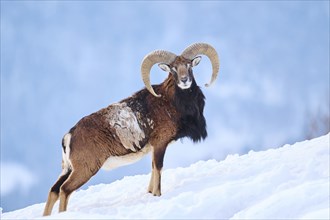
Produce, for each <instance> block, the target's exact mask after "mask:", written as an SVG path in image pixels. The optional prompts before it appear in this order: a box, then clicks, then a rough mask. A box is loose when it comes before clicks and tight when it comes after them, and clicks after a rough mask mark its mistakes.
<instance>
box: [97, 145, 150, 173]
mask: <svg viewBox="0 0 330 220" xmlns="http://www.w3.org/2000/svg"><path fill="white" fill-rule="evenodd" d="M151 148H152V147H151V145H150V144H147V145H146V146H145V147H144V148H142V149H141V150H140V151H138V152H136V153H130V154H126V155H124V156H110V157H109V158H108V159H107V160H106V161H105V162H104V164H103V166H102V169H105V170H112V169H115V168H117V167H120V166H125V165H129V164H131V163H134V162H136V161H138V160H140V159H142V157H143V156H145V155H146V154H148V153H149V152H150V150H151Z"/></svg>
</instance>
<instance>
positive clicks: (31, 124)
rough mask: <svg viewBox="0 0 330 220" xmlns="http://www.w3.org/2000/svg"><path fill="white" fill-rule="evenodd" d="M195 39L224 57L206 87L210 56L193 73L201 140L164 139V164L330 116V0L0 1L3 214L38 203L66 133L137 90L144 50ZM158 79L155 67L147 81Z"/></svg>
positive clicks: (267, 138) (252, 142)
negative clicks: (202, 102)
mask: <svg viewBox="0 0 330 220" xmlns="http://www.w3.org/2000/svg"><path fill="white" fill-rule="evenodd" d="M194 42H207V43H209V44H211V45H213V46H214V47H215V48H216V50H217V51H218V53H219V56H220V62H221V66H220V73H219V77H218V80H217V81H216V83H214V84H213V86H212V87H211V88H205V87H204V86H203V85H204V83H206V82H208V81H209V79H210V76H211V66H210V62H209V60H208V59H207V58H206V57H203V59H202V61H201V64H200V65H199V66H197V67H196V68H195V70H194V73H195V78H196V80H197V83H198V84H199V85H201V86H202V90H203V92H204V94H205V96H206V107H205V117H206V120H207V124H208V133H209V136H208V139H207V140H206V141H205V142H203V143H200V144H194V145H193V144H192V143H191V141H189V140H187V139H184V140H183V141H178V142H177V143H175V144H173V145H171V146H170V147H169V149H168V151H167V154H166V156H165V164H164V166H165V169H166V168H174V167H178V166H188V165H189V164H191V163H193V162H196V161H198V160H207V159H212V158H215V159H217V160H221V159H224V158H225V157H226V156H227V155H228V154H235V153H238V154H242V153H245V152H248V151H249V150H261V149H267V148H271V147H280V146H281V145H283V144H285V143H293V142H295V141H299V140H303V139H305V137H306V131H307V130H308V126H309V123H310V120H311V118H313V117H319V116H323V115H326V114H329V2H328V1H246V2H245V1H233V2H230V1H203V2H202V1H201V2H199V1H169V2H166V1H156V2H147V1H136V2H135V1H134V2H132V1H126V2H117V1H109V2H108V1H69V2H64V1H58V2H57V1H45V2H39V1H1V207H2V208H3V209H4V211H9V210H13V209H17V208H21V207H24V206H27V205H30V204H33V203H36V202H44V201H45V200H46V198H47V194H48V190H49V188H50V187H51V186H52V184H53V183H54V182H55V181H56V178H57V177H58V175H59V174H60V169H61V139H62V137H63V135H64V134H65V132H67V131H68V130H69V129H70V128H71V127H72V126H74V124H75V123H76V122H77V121H78V120H79V119H80V118H82V117H83V116H85V115H88V114H90V113H92V112H94V111H97V110H98V109H100V108H103V107H105V106H107V105H109V104H111V103H114V102H117V101H120V100H121V99H123V98H125V97H127V96H130V95H131V94H133V93H134V92H135V91H137V90H139V89H142V88H143V83H142V80H141V79H140V72H139V70H140V64H141V61H142V59H143V57H144V56H145V55H146V54H147V53H149V52H150V51H152V50H155V49H165V50H169V51H172V52H174V53H177V54H179V53H180V52H181V51H182V50H183V49H185V48H186V47H187V46H188V45H190V44H192V43H194ZM165 78H166V74H164V72H162V71H161V70H159V69H157V67H154V68H153V69H152V76H151V79H152V82H153V83H160V82H162V81H163V80H164V79H165ZM322 132H323V133H324V131H321V132H320V133H319V134H320V135H321V134H322ZM150 167H151V165H150V158H148V157H147V158H146V159H143V160H142V161H141V162H138V163H136V164H134V165H130V166H127V167H123V168H120V169H118V170H115V171H110V172H105V171H101V172H100V173H98V174H97V175H96V176H95V177H94V178H93V179H92V180H91V181H90V182H89V183H88V184H87V185H86V186H85V187H87V186H88V185H91V184H97V183H110V182H112V181H114V180H116V179H118V178H122V177H123V176H125V175H134V174H142V173H148V172H150ZM141 187H147V186H141Z"/></svg>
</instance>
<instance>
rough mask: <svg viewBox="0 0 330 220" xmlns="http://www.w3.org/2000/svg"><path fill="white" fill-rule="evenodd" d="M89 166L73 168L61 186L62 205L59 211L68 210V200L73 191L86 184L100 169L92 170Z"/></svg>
mask: <svg viewBox="0 0 330 220" xmlns="http://www.w3.org/2000/svg"><path fill="white" fill-rule="evenodd" d="M91 170H93V169H91ZM91 170H89V169H88V168H81V169H73V171H72V173H71V174H70V176H69V178H68V179H67V180H66V181H65V182H64V183H63V185H62V186H61V188H60V194H59V197H60V206H59V212H64V211H66V210H67V206H68V201H69V197H70V195H71V193H72V192H73V191H75V190H77V189H78V188H79V187H81V186H82V185H84V184H85V183H86V182H87V181H88V180H89V179H90V178H91V177H92V176H94V175H95V173H96V172H97V171H98V170H99V169H94V170H95V172H92V171H91Z"/></svg>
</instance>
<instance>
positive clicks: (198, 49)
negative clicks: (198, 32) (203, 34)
mask: <svg viewBox="0 0 330 220" xmlns="http://www.w3.org/2000/svg"><path fill="white" fill-rule="evenodd" d="M199 54H203V55H206V56H207V57H208V58H209V59H210V61H211V64H212V70H213V72H212V77H211V81H210V83H209V84H205V86H207V87H208V86H210V85H211V84H212V83H213V82H214V81H215V80H216V78H217V76H218V73H219V67H220V60H219V57H218V54H217V51H216V50H215V49H214V48H213V47H212V46H211V45H209V44H206V43H195V44H192V45H190V46H189V47H187V48H186V49H185V50H184V51H183V52H182V54H181V56H183V57H184V58H186V59H190V60H192V59H193V58H195V57H196V56H197V55H199Z"/></svg>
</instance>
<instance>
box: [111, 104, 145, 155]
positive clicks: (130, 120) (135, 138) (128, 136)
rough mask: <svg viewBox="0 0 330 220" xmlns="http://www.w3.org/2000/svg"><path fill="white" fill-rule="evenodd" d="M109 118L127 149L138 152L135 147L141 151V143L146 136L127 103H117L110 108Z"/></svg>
mask: <svg viewBox="0 0 330 220" xmlns="http://www.w3.org/2000/svg"><path fill="white" fill-rule="evenodd" d="M107 117H108V121H109V123H110V125H111V126H112V127H113V128H114V129H115V130H116V135H117V136H118V137H119V139H120V141H121V143H122V144H123V146H124V147H125V148H126V149H129V150H132V151H133V152H136V149H135V148H134V145H135V146H136V147H138V148H140V149H141V146H140V143H139V142H140V141H141V140H143V139H144V138H145V134H144V132H143V130H142V129H141V128H140V125H139V123H138V120H137V118H136V116H135V114H134V112H133V111H132V109H131V108H130V107H128V106H127V105H126V103H116V104H112V105H111V106H109V107H108V115H107Z"/></svg>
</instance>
